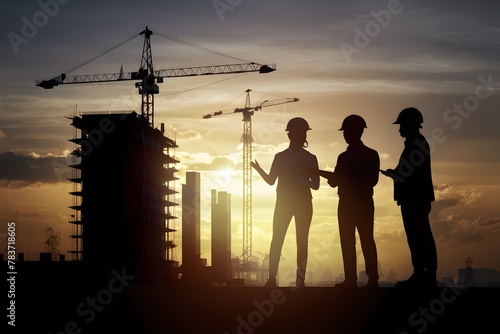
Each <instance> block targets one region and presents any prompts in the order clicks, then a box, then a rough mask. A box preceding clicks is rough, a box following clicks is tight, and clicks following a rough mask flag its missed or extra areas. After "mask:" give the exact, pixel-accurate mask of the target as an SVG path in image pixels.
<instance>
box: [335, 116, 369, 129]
mask: <svg viewBox="0 0 500 334" xmlns="http://www.w3.org/2000/svg"><path fill="white" fill-rule="evenodd" d="M365 128H367V126H366V122H365V120H364V119H363V117H361V116H359V115H349V116H347V117H346V118H345V119H344V121H343V122H342V126H341V127H340V129H339V131H343V130H347V129H365Z"/></svg>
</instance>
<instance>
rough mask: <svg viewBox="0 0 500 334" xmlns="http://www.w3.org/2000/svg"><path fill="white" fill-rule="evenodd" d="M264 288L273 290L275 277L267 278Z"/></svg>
mask: <svg viewBox="0 0 500 334" xmlns="http://www.w3.org/2000/svg"><path fill="white" fill-rule="evenodd" d="M264 287H265V288H268V289H272V288H275V287H276V277H269V279H268V280H267V282H266V284H265V285H264Z"/></svg>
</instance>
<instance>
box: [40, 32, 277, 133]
mask: <svg viewBox="0 0 500 334" xmlns="http://www.w3.org/2000/svg"><path fill="white" fill-rule="evenodd" d="M139 35H144V45H143V49H142V58H141V65H140V68H139V70H138V71H137V72H126V73H124V72H123V71H122V70H120V72H119V73H109V74H90V75H89V74H86V75H75V76H67V75H66V74H68V73H63V74H61V75H59V76H56V77H53V78H52V79H49V80H36V81H35V85H36V86H39V87H42V88H45V89H52V88H54V87H55V86H59V85H69V84H83V83H103V82H119V81H126V80H132V81H136V83H135V87H136V88H138V91H139V94H140V95H141V101H142V103H141V115H142V117H143V118H144V119H147V121H148V124H149V125H150V126H151V127H154V96H155V95H156V94H158V93H159V87H158V85H157V83H163V79H164V78H177V77H191V76H202V75H213V74H231V73H246V72H259V73H269V72H272V71H275V70H276V65H275V64H271V65H262V64H258V63H254V62H249V63H242V64H229V65H212V66H200V67H184V68H174V69H165V70H156V71H155V70H154V69H153V55H152V52H151V40H150V37H151V35H153V32H152V31H151V30H149V29H148V27H147V26H146V29H144V30H143V31H141V32H140V33H139V34H136V35H134V36H132V37H131V38H129V39H127V40H125V41H124V42H122V43H120V44H118V45H117V46H115V47H113V48H111V49H110V50H108V51H105V52H103V53H102V54H100V55H99V56H97V57H94V58H92V59H91V60H90V61H88V62H86V63H84V64H83V65H86V64H88V63H89V62H91V61H94V60H95V59H97V58H98V57H100V56H102V55H104V54H106V53H108V52H110V51H111V50H113V49H115V48H116V47H118V46H121V45H123V44H125V43H126V42H128V41H130V40H131V39H133V38H134V37H137V36H139ZM159 35H160V36H162V35H161V34H159ZM162 37H166V38H168V39H173V38H171V37H168V36H162ZM174 40H176V39H174ZM176 41H179V40H176ZM181 42H182V41H181ZM184 44H187V45H190V46H195V45H194V44H191V43H187V42H184ZM199 48H200V47H199ZM202 49H203V50H205V51H210V52H213V51H212V50H210V49H207V48H202ZM217 54H220V55H224V54H221V53H220V52H218V53H217ZM233 58H234V57H233ZM83 65H80V66H78V67H77V68H79V67H82V66H83ZM77 68H75V69H74V70H76V69H77ZM72 71H73V70H72Z"/></svg>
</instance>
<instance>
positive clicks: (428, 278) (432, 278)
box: [424, 271, 437, 289]
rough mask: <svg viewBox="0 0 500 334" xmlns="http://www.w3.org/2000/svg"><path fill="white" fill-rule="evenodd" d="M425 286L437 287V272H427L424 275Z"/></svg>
mask: <svg viewBox="0 0 500 334" xmlns="http://www.w3.org/2000/svg"><path fill="white" fill-rule="evenodd" d="M424 286H425V287H426V288H431V289H434V288H437V280H436V272H435V271H434V272H429V273H427V272H426V273H425V275H424Z"/></svg>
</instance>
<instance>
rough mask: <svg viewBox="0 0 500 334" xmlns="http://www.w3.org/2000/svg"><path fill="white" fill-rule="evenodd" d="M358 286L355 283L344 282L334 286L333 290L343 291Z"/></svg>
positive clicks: (351, 281) (350, 281)
mask: <svg viewBox="0 0 500 334" xmlns="http://www.w3.org/2000/svg"><path fill="white" fill-rule="evenodd" d="M357 286H358V285H357V283H356V281H353V280H344V281H343V282H342V283H338V284H335V286H334V287H335V288H339V289H345V288H356V287H357Z"/></svg>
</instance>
